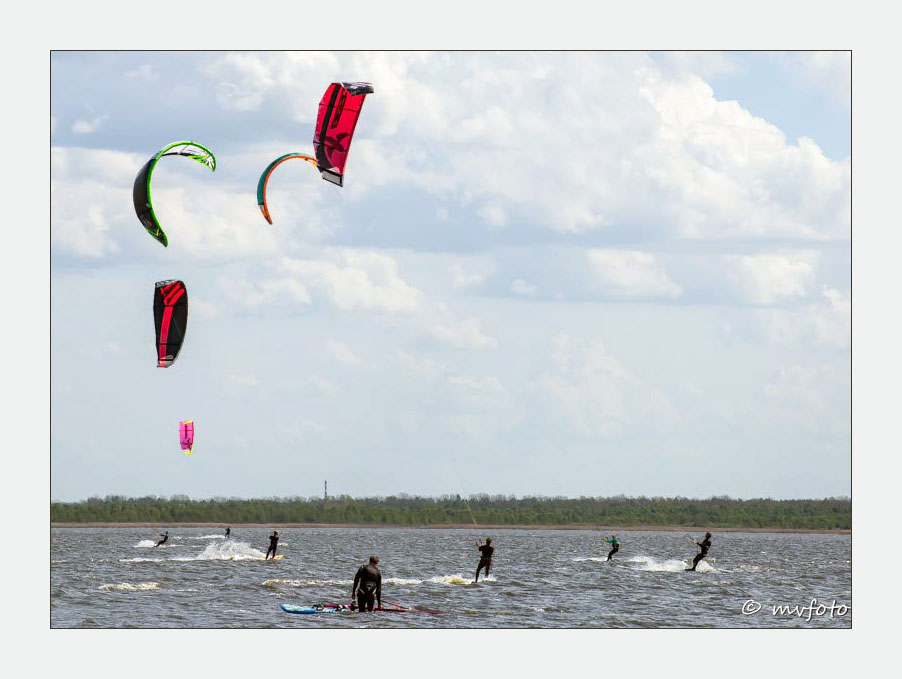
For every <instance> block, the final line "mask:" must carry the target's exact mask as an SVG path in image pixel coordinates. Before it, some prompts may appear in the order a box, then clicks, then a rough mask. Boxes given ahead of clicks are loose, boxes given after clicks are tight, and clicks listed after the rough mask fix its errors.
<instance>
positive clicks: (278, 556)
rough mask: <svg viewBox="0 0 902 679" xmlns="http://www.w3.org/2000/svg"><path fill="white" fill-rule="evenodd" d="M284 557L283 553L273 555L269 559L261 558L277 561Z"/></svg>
mask: <svg viewBox="0 0 902 679" xmlns="http://www.w3.org/2000/svg"><path fill="white" fill-rule="evenodd" d="M284 558H285V555H284V554H276V555H275V556H274V557H272V558H271V559H263V560H264V561H278V560H279V559H284Z"/></svg>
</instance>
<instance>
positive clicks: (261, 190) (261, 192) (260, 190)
mask: <svg viewBox="0 0 902 679" xmlns="http://www.w3.org/2000/svg"><path fill="white" fill-rule="evenodd" d="M292 158H298V159H300V160H305V161H307V162H308V163H310V164H311V165H313V167H316V158H314V157H313V156H308V155H307V154H306V153H286V154H285V155H284V156H280V157H278V158H276V159H275V160H274V161H272V162H271V163H270V164H269V165H267V167H266V169H265V170H263V174H261V175H260V181H259V182H257V206H258V207H259V208H260V212H262V213H263V217H264V218H265V219H266V221H267V222H269V223H270V224H272V218H271V217H270V216H269V209H268V208H267V206H266V185H267V184H268V183H269V175H271V174H272V171H273V170H275V169H276V168H277V167H278V166H279V165H281V164H282V163H284V162H285V161H286V160H291V159H292Z"/></svg>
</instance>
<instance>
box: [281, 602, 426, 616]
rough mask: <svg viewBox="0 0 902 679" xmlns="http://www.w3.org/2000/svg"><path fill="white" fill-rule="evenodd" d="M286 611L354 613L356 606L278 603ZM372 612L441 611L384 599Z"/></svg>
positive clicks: (299, 612)
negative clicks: (380, 606)
mask: <svg viewBox="0 0 902 679" xmlns="http://www.w3.org/2000/svg"><path fill="white" fill-rule="evenodd" d="M279 607H280V608H281V609H282V610H283V611H285V612H286V613H296V614H298V615H315V614H317V613H356V612H357V609H356V607H352V605H351V604H315V605H311V606H295V605H294V604H279ZM374 613H425V614H427V615H440V614H441V611H433V610H429V609H428V608H407V607H406V606H402V605H401V604H397V603H395V602H394V601H386V602H385V605H384V606H383V607H382V608H377V609H376V610H375V611H374Z"/></svg>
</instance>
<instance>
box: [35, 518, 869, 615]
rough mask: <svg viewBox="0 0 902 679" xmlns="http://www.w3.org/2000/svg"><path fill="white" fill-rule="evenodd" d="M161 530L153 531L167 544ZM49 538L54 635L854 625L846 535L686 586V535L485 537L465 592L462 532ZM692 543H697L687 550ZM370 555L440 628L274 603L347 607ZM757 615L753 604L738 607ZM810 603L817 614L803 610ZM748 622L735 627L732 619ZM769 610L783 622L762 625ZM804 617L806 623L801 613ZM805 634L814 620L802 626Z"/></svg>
mask: <svg viewBox="0 0 902 679" xmlns="http://www.w3.org/2000/svg"><path fill="white" fill-rule="evenodd" d="M163 528H164V527H161V528H160V529H159V530H163ZM155 532H156V531H154V530H151V529H148V528H134V527H128V528H121V527H120V528H93V527H92V528H53V529H51V544H50V559H51V561H50V622H51V626H52V627H157V628H159V627H162V628H172V627H176V628H178V627H205V628H225V627H287V628H307V627H309V628H314V627H362V626H365V627H432V628H449V627H450V628H464V627H467V628H469V627H473V628H499V627H518V628H519V627H562V628H576V627H587V628H593V627H801V628H824V627H839V628H848V627H851V625H852V613H851V604H852V592H851V589H852V539H851V536H850V535H802V534H789V533H780V534H768V533H716V532H715V533H714V537H713V546H712V548H711V551H710V553H709V560H708V561H707V562H702V564H701V565H700V566H699V570H698V571H697V572H686V571H685V568H686V564H685V563H684V562H683V561H682V560H683V559H685V558H687V557H691V556H693V555H694V554H695V553H696V552H697V549H696V548H695V546H694V545H693V544H692V543H690V542H689V539H688V538H687V536H686V534H685V533H678V532H656V531H635V532H629V531H627V532H623V533H620V534H619V535H620V537H621V540H622V544H621V549H620V552H619V553H618V554H617V555H616V556H615V557H614V560H613V561H612V562H610V563H605V562H604V557H605V555H606V553H607V549H605V547H604V546H603V545H602V543H601V535H600V534H599V533H598V532H596V531H588V530H586V531H575V530H494V529H493V530H492V531H491V532H490V534H491V535H492V537H493V545H494V546H495V557H494V562H493V567H492V573H491V577H490V578H489V579H488V580H487V581H485V582H483V580H482V576H480V582H479V583H478V584H473V583H472V579H473V575H474V571H475V568H476V564H477V563H478V560H479V558H478V557H479V554H478V552H477V550H476V545H475V544H474V543H475V541H476V540H477V539H480V540H482V539H484V538H485V533H477V532H476V531H475V530H474V529H468V530H450V529H448V530H446V529H441V530H437V529H358V528H285V529H280V530H279V532H280V535H281V538H282V539H281V541H280V543H279V553H280V554H284V555H285V558H284V559H283V560H279V561H272V560H270V561H265V562H264V561H263V560H262V559H263V555H264V552H265V549H266V545H267V544H268V540H267V535H269V534H270V533H271V532H272V531H271V530H264V529H260V528H243V527H241V526H234V527H233V532H232V539H231V540H224V539H223V538H222V533H223V532H222V530H220V529H212V528H210V527H201V528H189V527H173V528H170V529H169V534H170V539H169V542H168V543H167V544H166V545H164V546H161V547H154V546H153V544H154V541H155ZM696 537H699V536H696ZM370 554H378V555H379V557H380V567H381V570H382V577H383V598H384V599H386V600H390V601H394V602H398V603H401V604H403V605H406V606H409V607H413V608H417V607H419V608H428V609H437V610H441V611H443V614H442V615H415V614H397V615H389V614H384V613H377V614H370V615H365V614H356V613H341V614H331V615H291V614H288V613H284V612H283V611H282V610H281V609H280V608H279V604H281V603H290V604H300V605H306V604H318V603H331V602H347V601H349V598H350V596H349V595H350V589H351V583H352V580H353V578H354V573H355V571H356V569H357V568H358V567H359V566H360V565H361V564H363V563H364V562H365V561H366V559H367V557H368V556H369V555H370ZM749 600H753V601H754V602H757V604H760V610H755V604H750V603H747V602H748V601H749ZM812 600H816V603H815V604H814V605H811V604H812ZM744 605H745V607H746V612H747V613H746V614H744V613H743V606H744ZM774 606H786V607H789V608H788V609H783V610H782V611H778V612H777V614H776V615H775V614H774V611H773V607H774ZM804 607H809V608H804ZM809 618H810V619H809Z"/></svg>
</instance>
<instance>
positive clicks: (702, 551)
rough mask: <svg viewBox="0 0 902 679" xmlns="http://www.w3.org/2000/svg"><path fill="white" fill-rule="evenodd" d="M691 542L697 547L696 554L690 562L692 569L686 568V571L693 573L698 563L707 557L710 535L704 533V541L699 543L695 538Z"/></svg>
mask: <svg viewBox="0 0 902 679" xmlns="http://www.w3.org/2000/svg"><path fill="white" fill-rule="evenodd" d="M692 541H693V542H694V543H695V544H697V545H698V550H699V551H698V554H696V555H695V558H694V559H693V560H692V568H687V569H686V570H687V571H694V570H695V569H696V567H697V566H698V562H699V561H701V560H702V559H704V558H705V557H706V556H707V555H708V550H709V549H711V533H705V539H704V540H702V541H701V542H699V541H698V540H696V539H695V538H693V539H692Z"/></svg>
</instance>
